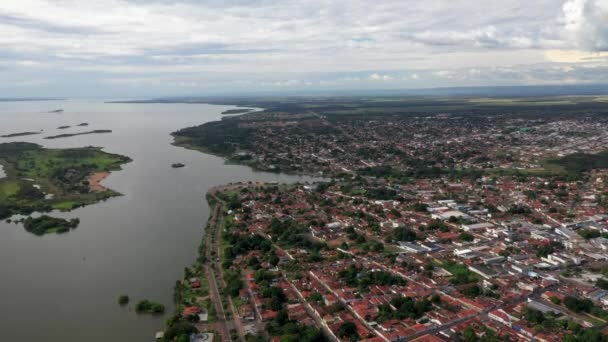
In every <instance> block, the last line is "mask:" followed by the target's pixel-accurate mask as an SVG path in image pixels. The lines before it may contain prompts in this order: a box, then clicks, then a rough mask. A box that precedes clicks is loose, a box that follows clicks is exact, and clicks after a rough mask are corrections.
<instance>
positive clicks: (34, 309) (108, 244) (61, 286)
mask: <svg viewBox="0 0 608 342" xmlns="http://www.w3.org/2000/svg"><path fill="white" fill-rule="evenodd" d="M60 108H61V109H64V110H65V111H64V112H63V113H60V114H57V113H49V111H52V110H56V109H60ZM233 108H234V107H231V106H212V105H202V104H201V105H198V104H197V105H192V104H106V103H103V102H102V101H48V102H0V135H4V134H10V133H18V132H26V131H28V132H30V131H39V130H44V133H43V134H41V135H33V136H24V137H19V138H10V139H6V138H4V139H3V138H0V143H1V142H9V141H29V142H35V143H39V144H42V145H44V146H45V147H57V148H63V147H81V146H88V145H92V146H101V147H103V148H104V150H105V151H107V152H113V153H119V154H123V155H126V156H129V157H131V158H132V159H133V162H132V163H129V164H126V165H125V166H124V168H123V170H122V171H117V172H114V173H112V175H111V176H110V177H109V178H107V179H106V180H105V181H104V182H103V184H104V185H106V186H108V187H110V188H112V189H114V190H116V191H118V192H121V193H122V194H124V196H122V197H117V198H113V199H110V200H108V201H106V202H103V203H99V204H95V205H92V206H88V207H85V208H80V209H77V210H75V211H72V212H70V213H56V216H60V217H66V218H69V217H78V218H80V221H81V224H80V226H79V227H78V228H77V229H76V230H74V231H71V232H69V233H67V234H63V235H48V236H43V237H37V236H34V235H32V234H29V233H27V232H26V231H25V230H24V229H23V227H21V226H18V225H15V224H10V223H6V222H1V223H0V340H2V341H62V342H65V341H104V342H105V341H134V342H137V341H152V340H153V337H154V333H155V332H156V331H157V330H160V329H162V328H163V321H164V318H165V317H151V316H138V315H137V314H135V312H134V311H133V309H132V304H131V305H130V306H129V307H128V308H121V307H120V306H119V305H118V304H117V298H118V296H119V295H121V294H128V295H129V296H130V297H131V302H132V303H134V302H136V301H138V300H140V299H144V298H146V299H151V300H155V301H159V302H161V303H163V304H165V305H166V306H167V312H168V313H170V312H172V309H173V308H172V293H173V285H174V283H175V281H176V280H177V279H178V278H180V277H181V275H182V274H183V269H184V267H185V266H188V265H190V264H191V263H192V262H193V261H194V259H195V257H196V250H197V247H198V245H199V243H200V239H201V237H202V227H203V226H204V224H205V222H206V219H207V217H208V215H209V208H208V206H207V203H206V201H205V197H204V195H205V192H206V191H207V189H209V188H211V187H213V186H216V185H220V184H225V183H228V182H235V181H244V180H246V181H249V180H254V181H255V180H260V181H280V182H294V181H310V180H311V179H310V178H307V177H297V176H288V175H277V174H271V173H260V172H254V171H252V170H251V169H250V168H247V167H243V166H236V165H226V164H224V162H223V160H222V159H221V158H218V157H215V156H211V155H206V154H203V153H200V152H196V151H190V150H186V149H183V148H179V147H175V146H172V145H171V142H172V137H171V136H170V135H169V133H171V132H172V131H175V130H177V129H179V128H183V127H188V126H193V125H197V124H201V123H204V122H208V121H213V120H219V119H220V118H221V115H220V113H221V112H222V111H224V110H227V109H233ZM84 122H86V123H89V126H88V127H74V126H76V125H77V124H80V123H84ZM64 125H69V126H73V127H72V128H70V129H66V130H59V129H57V127H59V126H64ZM94 129H111V130H113V132H112V133H110V134H98V135H85V136H78V137H72V138H65V139H56V140H44V139H42V138H43V137H44V136H48V135H56V134H62V133H73V132H81V131H87V130H94ZM175 162H181V163H184V164H186V167H185V168H182V169H173V168H171V164H172V163H175ZM54 214H55V213H54Z"/></svg>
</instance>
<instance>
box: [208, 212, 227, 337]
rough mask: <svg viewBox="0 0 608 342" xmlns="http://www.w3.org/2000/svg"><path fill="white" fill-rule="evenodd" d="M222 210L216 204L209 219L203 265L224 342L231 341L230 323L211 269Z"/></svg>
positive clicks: (217, 325)
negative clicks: (215, 233) (216, 229)
mask: <svg viewBox="0 0 608 342" xmlns="http://www.w3.org/2000/svg"><path fill="white" fill-rule="evenodd" d="M220 209H221V205H219V204H216V205H215V207H214V208H213V212H212V214H211V216H210V217H209V225H208V227H207V228H208V231H205V235H206V236H205V257H206V259H207V260H206V262H205V264H204V265H203V267H204V269H205V275H206V277H207V283H208V284H209V296H210V298H211V302H212V303H213V306H214V307H215V312H216V315H217V322H216V324H215V325H216V327H217V328H218V330H219V331H218V332H219V334H220V335H221V336H222V341H230V327H229V326H228V322H227V320H226V313H225V312H224V307H223V305H222V300H221V298H222V297H221V295H220V291H219V289H218V286H217V282H216V280H215V273H214V271H213V268H212V267H210V265H211V260H212V255H211V251H212V246H211V240H212V236H213V231H214V228H215V226H216V221H217V218H218V215H219V211H220Z"/></svg>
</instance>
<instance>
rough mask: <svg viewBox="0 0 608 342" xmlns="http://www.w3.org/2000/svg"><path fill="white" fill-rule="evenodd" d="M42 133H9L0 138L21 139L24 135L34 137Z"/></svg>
mask: <svg viewBox="0 0 608 342" xmlns="http://www.w3.org/2000/svg"><path fill="white" fill-rule="evenodd" d="M40 133H42V132H20V133H11V134H5V135H0V138H16V137H23V136H26V135H36V134H40Z"/></svg>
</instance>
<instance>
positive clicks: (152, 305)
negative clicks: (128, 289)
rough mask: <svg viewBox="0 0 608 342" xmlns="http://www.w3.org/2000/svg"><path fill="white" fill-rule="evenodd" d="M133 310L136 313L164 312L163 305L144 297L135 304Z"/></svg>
mask: <svg viewBox="0 0 608 342" xmlns="http://www.w3.org/2000/svg"><path fill="white" fill-rule="evenodd" d="M135 311H136V312H137V313H149V314H162V313H163V312H165V306H164V305H162V304H160V303H156V302H153V301H151V300H147V299H144V300H142V301H139V302H138V303H137V305H136V306H135Z"/></svg>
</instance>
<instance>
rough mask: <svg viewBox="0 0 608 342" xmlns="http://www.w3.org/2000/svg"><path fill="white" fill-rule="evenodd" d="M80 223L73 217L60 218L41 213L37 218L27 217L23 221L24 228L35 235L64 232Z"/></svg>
mask: <svg viewBox="0 0 608 342" xmlns="http://www.w3.org/2000/svg"><path fill="white" fill-rule="evenodd" d="M78 224H80V220H79V219H77V218H75V219H71V220H64V219H61V218H56V217H51V216H47V215H43V216H40V217H37V218H32V217H28V218H26V219H25V220H24V221H23V226H24V227H25V230H27V231H28V232H30V233H32V234H35V235H44V234H48V233H66V232H69V231H70V229H75V228H76V227H78Z"/></svg>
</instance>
